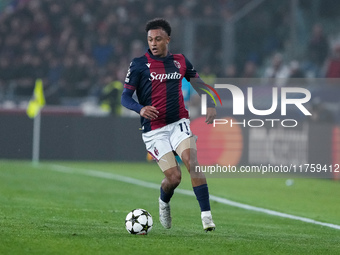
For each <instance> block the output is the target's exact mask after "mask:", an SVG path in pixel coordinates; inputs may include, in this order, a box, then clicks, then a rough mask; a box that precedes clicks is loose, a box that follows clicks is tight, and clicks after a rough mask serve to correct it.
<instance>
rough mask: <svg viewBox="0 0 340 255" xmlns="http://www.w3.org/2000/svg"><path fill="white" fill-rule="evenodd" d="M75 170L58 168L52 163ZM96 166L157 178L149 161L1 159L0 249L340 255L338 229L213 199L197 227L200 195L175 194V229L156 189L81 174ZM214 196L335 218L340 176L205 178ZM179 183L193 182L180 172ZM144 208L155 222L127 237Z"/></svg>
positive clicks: (18, 251)
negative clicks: (207, 220) (131, 218)
mask: <svg viewBox="0 0 340 255" xmlns="http://www.w3.org/2000/svg"><path fill="white" fill-rule="evenodd" d="M56 165H59V166H63V167H67V168H68V169H76V170H77V171H76V172H74V173H69V172H62V171H55V166H56ZM86 170H96V171H101V172H108V173H113V174H118V175H122V176H127V177H133V178H136V179H139V180H144V181H147V182H152V183H155V184H159V183H160V182H161V180H162V173H161V172H160V170H158V167H157V165H156V164H154V163H138V164H137V163H117V162H112V163H103V162H100V163H98V162H42V163H40V164H39V165H38V166H34V165H32V163H31V162H27V161H8V160H1V161H0V254H3V255H6V254H11V255H12V254H20V255H21V254H44V255H45V254H129V255H130V254H309V255H311V254H340V242H339V240H340V230H337V229H332V228H329V227H324V226H319V225H315V224H310V223H304V222H300V221H296V220H292V219H285V218H280V217H277V216H270V215H267V214H263V213H260V212H254V211H248V210H245V209H241V208H236V207H232V206H229V205H225V204H220V203H217V202H212V203H211V206H212V212H213V217H214V221H215V223H216V231H214V232H209V233H205V232H204V231H203V230H202V225H201V220H200V211H199V207H198V203H197V201H196V199H195V198H194V197H192V196H187V195H183V194H179V193H177V194H176V192H175V195H174V197H173V199H172V202H171V206H172V216H173V227H172V229H170V230H166V229H163V228H162V226H161V225H160V223H159V221H158V196H159V191H158V190H157V189H154V188H146V187H142V186H138V185H134V184H129V183H126V182H121V181H116V180H112V179H106V178H99V177H95V176H89V175H84V174H82V171H86ZM208 183H209V190H210V194H212V195H215V196H219V197H222V198H227V199H230V200H233V201H237V202H241V203H245V204H249V205H253V206H257V207H262V208H266V209H271V210H275V211H279V212H284V213H289V214H293V215H296V216H302V217H307V218H311V219H314V220H317V221H322V222H327V223H333V224H337V225H340V217H339V216H340V182H337V181H330V180H318V179H295V180H294V185H292V186H286V185H285V179H280V178H275V179H265V178H263V179H242V178H240V179H235V178H233V179H227V178H223V179H222V178H219V179H212V178H211V179H208ZM179 188H181V189H186V190H191V185H190V179H189V175H188V173H187V172H185V171H184V170H183V180H182V183H181V184H180V187H179ZM135 208H144V209H146V210H148V211H149V212H150V213H151V215H152V216H153V218H154V227H153V229H152V230H151V232H150V233H149V234H148V235H147V236H133V235H130V234H129V233H128V232H127V231H126V230H125V226H124V220H125V216H126V215H127V213H128V212H129V211H131V210H132V209H135Z"/></svg>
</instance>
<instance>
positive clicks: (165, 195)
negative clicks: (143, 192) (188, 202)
mask: <svg viewBox="0 0 340 255" xmlns="http://www.w3.org/2000/svg"><path fill="white" fill-rule="evenodd" d="M173 194H174V191H171V192H170V193H165V192H164V190H163V189H162V187H161V200H162V201H163V202H165V203H169V202H170V199H171V197H172V195H173Z"/></svg>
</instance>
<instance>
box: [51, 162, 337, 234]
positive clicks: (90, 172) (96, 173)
mask: <svg viewBox="0 0 340 255" xmlns="http://www.w3.org/2000/svg"><path fill="white" fill-rule="evenodd" d="M51 169H52V170H54V171H58V172H63V173H73V174H82V175H87V176H93V177H99V178H104V179H111V180H116V181H121V182H125V183H130V184H134V185H139V186H142V187H146V188H151V189H157V190H159V187H160V186H159V184H155V183H152V182H147V181H142V180H138V179H135V178H131V177H126V176H122V175H118V174H112V173H107V172H101V171H97V170H88V169H79V168H71V167H65V166H60V165H52V166H51ZM176 193H180V194H183V195H188V196H195V194H194V192H193V191H190V190H184V189H179V188H177V189H176ZM210 200H211V201H216V202H218V203H221V204H225V205H230V206H234V207H238V208H242V209H245V210H249V211H255V212H261V213H265V214H269V215H273V216H278V217H281V218H287V219H292V220H298V221H302V222H306V223H312V224H315V225H321V226H324V227H329V228H334V229H338V230H340V225H335V224H332V223H325V222H321V221H316V220H313V219H309V218H305V217H300V216H295V215H292V214H287V213H281V212H277V211H273V210H269V209H264V208H260V207H256V206H252V205H247V204H242V203H238V202H234V201H231V200H229V199H225V198H222V197H217V196H214V195H210Z"/></svg>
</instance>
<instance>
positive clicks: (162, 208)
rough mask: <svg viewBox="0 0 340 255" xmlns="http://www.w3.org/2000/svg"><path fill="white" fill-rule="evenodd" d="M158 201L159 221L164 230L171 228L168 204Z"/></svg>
mask: <svg viewBox="0 0 340 255" xmlns="http://www.w3.org/2000/svg"><path fill="white" fill-rule="evenodd" d="M158 200H159V221H160V222H161V224H162V226H163V227H164V228H167V229H169V228H171V215H170V203H165V202H163V201H162V200H161V199H160V198H159V199H158Z"/></svg>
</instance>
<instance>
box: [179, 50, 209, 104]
mask: <svg viewBox="0 0 340 255" xmlns="http://www.w3.org/2000/svg"><path fill="white" fill-rule="evenodd" d="M183 56H184V55H183ZM184 58H185V64H186V67H187V69H186V72H185V75H184V77H185V79H186V80H187V81H189V82H190V84H191V86H192V87H193V88H194V89H195V91H196V92H197V93H198V94H199V96H202V94H203V93H204V90H202V88H204V89H207V90H210V89H209V88H207V87H206V86H205V83H204V81H203V80H202V79H201V78H200V76H199V75H198V73H197V71H196V70H195V68H194V67H193V65H192V64H191V63H190V61H189V60H188V59H187V58H186V57H185V56H184ZM192 78H196V79H194V80H192V81H190V79H192ZM207 106H208V107H213V108H214V107H215V103H214V101H213V100H212V99H211V98H210V97H208V98H207Z"/></svg>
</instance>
